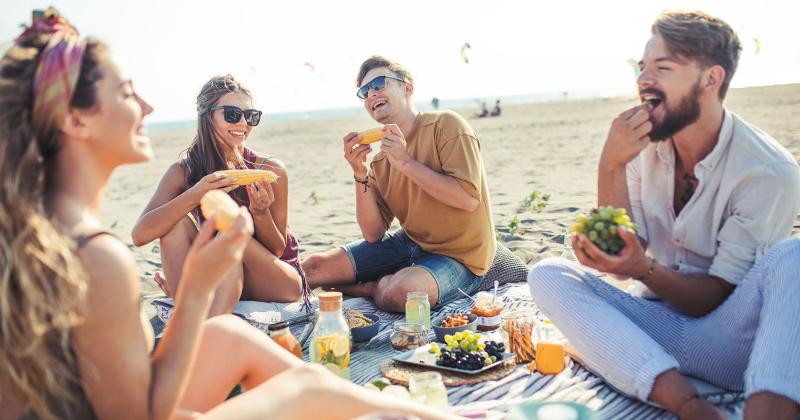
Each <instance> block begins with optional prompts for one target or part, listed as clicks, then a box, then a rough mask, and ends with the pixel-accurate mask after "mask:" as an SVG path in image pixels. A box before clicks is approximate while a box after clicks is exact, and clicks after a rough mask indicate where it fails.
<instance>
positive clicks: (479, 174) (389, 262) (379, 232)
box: [303, 56, 496, 312]
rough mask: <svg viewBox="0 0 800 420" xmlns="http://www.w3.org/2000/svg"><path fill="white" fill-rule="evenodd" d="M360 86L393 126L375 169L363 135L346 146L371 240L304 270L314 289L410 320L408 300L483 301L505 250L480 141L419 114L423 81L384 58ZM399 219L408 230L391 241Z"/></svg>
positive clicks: (450, 116)
mask: <svg viewBox="0 0 800 420" xmlns="http://www.w3.org/2000/svg"><path fill="white" fill-rule="evenodd" d="M357 86H358V87H359V89H358V92H357V96H358V97H359V98H360V99H361V100H363V101H364V108H365V109H366V110H367V112H368V113H369V115H370V116H371V117H372V118H373V119H374V120H375V121H377V122H379V123H381V124H383V125H384V126H383V131H384V133H383V137H382V138H381V142H380V152H379V153H378V154H377V155H376V156H375V157H374V158H373V160H372V162H371V163H370V164H369V166H368V165H367V155H368V154H369V153H370V152H371V151H372V147H371V146H370V145H366V144H360V143H359V138H358V137H357V135H356V133H350V134H348V135H347V136H345V137H344V157H345V159H346V160H347V162H348V163H349V164H350V167H351V168H352V169H353V175H354V178H355V193H356V219H357V221H358V225H359V227H360V228H361V233H362V235H363V237H364V240H361V241H357V242H354V243H351V244H348V245H345V246H344V247H341V248H337V249H334V250H331V251H328V252H326V253H323V254H317V255H312V256H310V257H309V258H307V259H306V260H305V261H303V269H304V270H305V272H306V275H307V279H308V282H309V284H310V285H311V287H335V288H336V289H338V290H341V291H343V292H345V293H347V294H351V295H357V296H370V297H373V298H374V299H375V304H376V305H377V306H378V307H379V308H381V309H383V310H386V311H392V312H402V311H403V309H404V307H405V300H406V294H407V293H408V292H424V293H427V294H428V299H429V301H430V303H431V306H436V305H441V304H444V303H447V302H449V301H452V300H453V299H455V298H457V297H458V296H459V295H460V292H459V291H458V289H459V288H460V289H461V290H463V291H464V292H466V293H472V292H474V291H475V290H476V289H477V288H478V285H479V284H480V282H481V280H482V278H483V275H484V274H486V272H487V271H488V270H489V266H490V265H491V263H492V259H493V258H494V253H495V248H496V243H495V236H494V225H493V223H492V212H491V206H490V204H489V189H488V187H487V185H486V173H485V171H484V169H483V161H482V159H481V155H480V143H479V142H478V137H477V135H476V134H475V132H474V131H473V130H472V128H471V127H470V126H469V124H467V122H466V121H465V120H464V119H463V118H461V117H460V116H459V115H458V114H456V113H454V112H451V111H441V112H418V111H417V110H416V109H415V108H414V104H413V96H414V79H413V77H412V76H411V74H410V73H409V72H408V70H406V69H405V68H404V67H402V66H401V65H399V64H397V63H395V62H393V61H391V60H388V59H386V58H384V57H380V56H373V57H370V58H369V59H367V60H366V61H365V62H364V63H362V64H361V68H360V70H359V73H358V78H357ZM376 145H378V143H376ZM395 218H397V220H398V221H399V222H400V226H401V229H398V230H396V231H393V232H389V233H387V230H388V229H389V226H390V225H391V223H392V221H393V220H394V219H395Z"/></svg>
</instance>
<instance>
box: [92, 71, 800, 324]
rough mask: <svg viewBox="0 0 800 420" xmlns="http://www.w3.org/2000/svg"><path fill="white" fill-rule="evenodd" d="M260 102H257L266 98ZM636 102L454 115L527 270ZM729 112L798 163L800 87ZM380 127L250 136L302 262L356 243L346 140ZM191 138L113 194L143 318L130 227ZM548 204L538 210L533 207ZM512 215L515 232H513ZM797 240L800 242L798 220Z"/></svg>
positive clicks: (146, 264) (558, 231)
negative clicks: (284, 175)
mask: <svg viewBox="0 0 800 420" xmlns="http://www.w3.org/2000/svg"><path fill="white" fill-rule="evenodd" d="M256 94H257V95H259V94H260V96H257V97H256V100H257V102H258V100H259V99H260V100H261V101H264V100H267V98H268V95H269V93H268V92H261V93H259V92H256ZM636 102H637V100H636V99H634V98H632V97H631V98H614V99H598V100H585V101H562V102H548V103H533V104H523V105H506V106H504V108H503V115H502V116H501V117H496V118H485V119H477V118H473V117H471V115H472V113H473V112H474V110H472V109H469V110H457V111H458V112H459V113H460V114H461V115H463V116H464V117H466V118H467V120H468V121H469V123H470V124H472V126H473V128H474V129H475V130H476V131H477V132H478V134H479V136H480V140H481V150H482V155H483V159H484V165H485V167H486V173H487V176H488V183H489V188H490V192H491V200H492V208H493V217H494V225H495V227H496V228H497V230H498V231H499V232H500V234H501V236H502V238H503V239H502V240H503V243H504V244H505V245H506V246H507V247H508V248H509V249H511V250H512V251H513V252H514V253H516V254H517V255H518V256H519V257H520V258H522V259H523V260H524V261H525V262H526V263H528V264H529V265H530V264H533V263H535V262H537V261H538V260H540V259H542V258H545V257H548V256H559V255H562V253H564V251H565V248H564V244H563V242H564V236H563V234H564V232H565V230H566V229H567V228H568V227H569V226H570V225H571V224H572V221H573V220H574V217H575V214H576V213H577V212H583V211H586V210H588V209H590V208H591V207H593V205H594V201H595V192H596V167H597V161H598V158H599V153H600V150H601V148H602V146H603V142H604V140H605V136H606V133H607V131H608V127H609V125H610V123H611V120H612V119H613V118H614V117H615V116H616V115H617V114H618V113H620V112H621V111H623V110H624V109H626V108H628V107H630V106H632V105H634V104H635V103H636ZM727 106H728V108H729V109H730V110H732V111H733V112H735V113H737V114H739V115H740V116H742V117H743V118H744V119H745V120H747V121H748V122H750V123H752V124H754V125H756V126H758V127H760V128H761V129H763V130H764V131H766V132H767V133H769V134H770V135H772V136H773V137H774V138H776V139H777V140H778V141H779V142H780V143H781V144H783V145H784V146H785V147H786V148H787V149H788V150H789V151H790V152H791V153H792V154H793V155H794V156H795V158H796V159H800V84H795V85H782V86H771V87H758V88H745V89H734V90H732V91H731V92H730V93H729V97H728V100H727ZM267 122H269V121H268V119H267ZM376 125H377V124H375V122H374V121H372V120H371V119H370V118H369V117H368V116H367V115H366V112H365V113H364V114H363V115H362V116H359V117H351V118H336V119H324V120H309V121H297V122H288V123H274V124H269V123H268V124H263V123H262V125H261V126H259V127H257V128H256V129H255V130H254V131H253V132H252V134H251V136H250V139H249V140H248V144H249V146H250V147H251V148H253V149H255V150H258V151H262V152H265V153H268V154H270V155H273V156H275V157H277V158H279V159H281V160H282V161H283V162H284V163H285V164H286V166H287V167H288V170H289V195H290V196H289V214H290V218H289V220H290V225H291V228H292V230H293V231H294V233H295V235H296V236H297V237H298V239H299V241H300V246H301V252H302V253H301V256H302V255H309V254H311V253H314V252H319V251H324V250H326V249H329V248H331V247H334V246H338V245H340V244H344V243H347V242H350V241H353V240H355V239H359V237H360V235H359V230H358V226H357V225H356V222H355V207H354V192H353V191H354V187H353V181H352V172H351V171H350V168H349V166H348V165H347V163H346V162H345V160H344V158H343V157H342V146H341V138H342V137H343V136H344V135H345V134H347V133H348V132H349V131H357V130H362V129H366V128H371V127H373V126H376ZM192 137H193V131H192V130H180V131H175V132H170V133H158V134H154V135H151V139H152V142H153V147H154V150H155V158H154V159H153V160H152V161H151V162H148V163H146V164H141V165H134V166H127V167H123V168H121V169H119V170H118V171H117V172H116V173H115V174H114V176H113V179H112V181H111V184H110V187H109V190H108V191H107V193H106V201H105V204H104V207H103V221H104V223H105V224H106V225H107V226H110V227H111V228H112V230H113V231H114V232H115V233H116V234H117V235H118V236H119V237H120V238H121V239H122V240H123V241H125V242H126V243H127V244H128V245H129V247H130V248H131V250H132V251H133V253H134V255H135V257H136V263H137V266H138V269H139V275H140V278H141V292H142V299H143V307H142V309H143V310H145V311H148V312H150V311H151V308H150V305H149V301H150V300H152V299H153V298H154V297H158V296H161V293H160V291H159V289H158V287H157V286H156V285H155V283H154V282H153V281H152V278H153V274H154V272H155V271H157V270H159V269H160V266H161V263H160V257H159V252H158V242H157V241H156V242H153V243H150V244H148V245H145V246H143V247H138V248H136V247H134V246H133V245H132V241H131V239H130V231H131V227H132V226H133V224H134V222H135V221H136V219H137V218H138V216H139V214H140V212H141V210H142V208H143V207H144V206H145V204H146V203H147V201H148V200H149V199H150V196H151V195H152V194H153V192H154V191H155V188H156V185H157V184H158V182H159V180H160V178H161V176H162V175H163V173H164V171H165V170H166V168H167V167H168V166H169V165H170V164H171V163H172V162H174V161H175V160H176V159H178V157H179V154H180V152H181V151H182V150H183V149H185V148H186V147H187V146H188V145H189V143H190V142H191V140H192ZM376 149H377V148H376ZM533 191H539V192H540V193H543V194H544V193H546V194H549V195H550V198H549V200H548V201H547V203H546V205H545V206H544V207H543V209H542V210H538V209H530V208H529V209H524V208H523V207H524V206H523V202H524V201H525V198H526V197H527V196H529V195H530V194H531V193H532V192H533ZM541 202H542V201H541V200H536V201H534V203H533V204H534V207H535V205H536V204H537V203H541ZM515 216H516V217H517V218H518V220H519V225H518V228H516V229H515V228H514V226H512V227H511V228H509V224H510V223H511V222H512V220H514V218H515ZM520 230H521V231H520ZM510 231H516V232H510ZM510 233H513V234H510ZM793 234H794V235H795V236H798V235H800V219H796V222H795V226H794V230H793Z"/></svg>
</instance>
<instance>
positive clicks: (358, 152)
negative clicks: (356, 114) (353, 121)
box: [342, 132, 372, 179]
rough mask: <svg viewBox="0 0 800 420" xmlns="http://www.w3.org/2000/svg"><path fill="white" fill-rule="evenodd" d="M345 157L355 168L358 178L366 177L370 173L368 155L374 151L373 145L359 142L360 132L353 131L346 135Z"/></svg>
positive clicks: (344, 141) (354, 171) (354, 172)
mask: <svg viewBox="0 0 800 420" xmlns="http://www.w3.org/2000/svg"><path fill="white" fill-rule="evenodd" d="M342 141H343V143H344V158H345V160H347V163H349V164H350V167H351V168H352V169H353V175H355V177H356V178H359V179H364V178H366V177H367V173H369V168H368V167H367V155H369V153H370V152H371V151H372V146H370V145H368V144H358V141H359V140H358V133H356V132H351V133H348V134H347V135H346V136H344V139H343V140H342Z"/></svg>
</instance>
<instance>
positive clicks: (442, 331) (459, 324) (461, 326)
mask: <svg viewBox="0 0 800 420" xmlns="http://www.w3.org/2000/svg"><path fill="white" fill-rule="evenodd" d="M477 320H478V317H477V316H475V315H473V314H463V313H461V312H457V313H454V314H446V315H442V316H441V317H439V318H437V319H434V320H433V322H432V326H433V332H434V333H436V341H438V342H440V343H444V336H446V335H448V334H450V335H453V334H455V333H457V332H459V331H464V330H470V331H475V327H476V324H477Z"/></svg>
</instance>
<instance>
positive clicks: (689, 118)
mask: <svg viewBox="0 0 800 420" xmlns="http://www.w3.org/2000/svg"><path fill="white" fill-rule="evenodd" d="M645 92H647V90H645V91H643V93H645ZM647 93H653V94H656V95H659V96H661V98H662V102H661V106H663V107H664V119H663V121H661V122H660V123H657V122H655V121H653V119H652V117H650V122H651V123H653V129H652V130H651V131H650V140H651V141H664V140H667V139H669V138H671V137H672V136H674V135H675V133H677V132H679V131H681V130H683V129H684V128H686V126H688V125H689V124H694V123H695V122H697V120H698V119H699V118H700V93H701V89H700V80H699V79H698V80H697V83H695V85H694V87H693V88H692V90H691V91H690V92H689V93H688V94H687V95H686V96H684V97H683V98H682V99H681V101H680V103H678V106H677V108H676V109H675V110H672V109H670V108H669V107H668V106H667V101H666V97H665V95H664V93H663V92H661V91H656V90H655V89H653V91H651V92H647Z"/></svg>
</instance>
